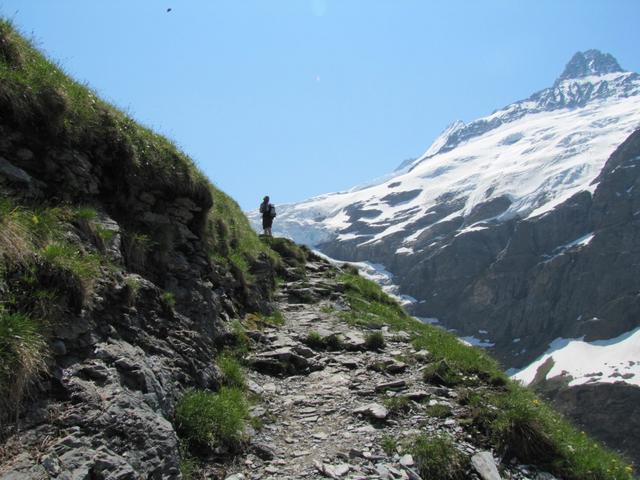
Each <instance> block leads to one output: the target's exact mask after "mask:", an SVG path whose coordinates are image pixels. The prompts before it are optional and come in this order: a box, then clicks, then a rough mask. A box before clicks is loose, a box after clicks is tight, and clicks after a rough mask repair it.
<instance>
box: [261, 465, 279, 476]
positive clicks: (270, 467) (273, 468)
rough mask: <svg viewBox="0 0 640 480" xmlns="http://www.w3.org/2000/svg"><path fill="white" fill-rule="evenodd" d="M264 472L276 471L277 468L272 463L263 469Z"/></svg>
mask: <svg viewBox="0 0 640 480" xmlns="http://www.w3.org/2000/svg"><path fill="white" fill-rule="evenodd" d="M264 471H265V472H267V473H272V474H273V473H278V469H277V468H276V467H274V466H272V465H269V466H268V467H267V468H265V469H264Z"/></svg>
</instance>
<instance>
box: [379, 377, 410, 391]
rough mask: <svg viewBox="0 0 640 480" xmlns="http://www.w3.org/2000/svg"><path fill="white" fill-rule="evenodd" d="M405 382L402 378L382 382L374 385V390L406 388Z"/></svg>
mask: <svg viewBox="0 0 640 480" xmlns="http://www.w3.org/2000/svg"><path fill="white" fill-rule="evenodd" d="M406 386H407V382H405V381H404V380H394V381H392V382H384V383H379V384H378V385H376V392H384V391H386V390H402V389H403V388H406Z"/></svg>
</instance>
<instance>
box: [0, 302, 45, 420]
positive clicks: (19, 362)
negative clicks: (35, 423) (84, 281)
mask: <svg viewBox="0 0 640 480" xmlns="http://www.w3.org/2000/svg"><path fill="white" fill-rule="evenodd" d="M46 355H47V347H46V342H45V340H44V337H43V334H42V326H41V324H40V323H39V322H38V321H36V320H34V319H32V318H30V317H28V316H26V315H23V314H20V313H8V312H6V311H5V310H4V308H3V307H2V306H0V392H3V394H2V395H1V396H0V412H2V413H0V421H1V420H2V417H5V416H6V415H8V414H9V413H12V412H14V411H15V410H16V409H17V408H18V405H19V402H20V400H21V399H22V397H23V395H24V393H25V391H26V390H27V388H28V387H29V385H30V383H31V382H32V380H33V379H35V377H36V376H37V375H38V374H40V373H41V372H43V371H45V369H46V362H45V359H46Z"/></svg>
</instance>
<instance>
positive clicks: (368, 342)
mask: <svg viewBox="0 0 640 480" xmlns="http://www.w3.org/2000/svg"><path fill="white" fill-rule="evenodd" d="M385 345H386V343H385V341H384V335H382V332H371V333H368V334H367V336H366V338H365V339H364V346H365V348H366V349H367V350H373V351H379V350H382V349H383V348H384V347H385Z"/></svg>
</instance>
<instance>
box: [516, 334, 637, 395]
mask: <svg viewBox="0 0 640 480" xmlns="http://www.w3.org/2000/svg"><path fill="white" fill-rule="evenodd" d="M550 358H551V359H552V361H553V367H552V368H551V369H550V370H549V372H547V374H546V375H545V377H544V378H545V379H549V378H553V377H556V376H559V375H565V376H569V377H571V381H570V382H569V386H570V387H573V386H575V385H584V384H587V383H589V384H590V383H616V382H624V383H628V384H631V385H636V386H640V327H638V328H636V329H634V330H631V331H630V332H627V333H624V334H622V335H619V336H618V337H615V338H612V339H609V340H596V341H593V342H585V341H584V340H583V339H582V338H557V339H555V340H554V341H553V342H551V344H550V345H549V349H548V350H547V351H546V352H545V353H544V354H543V355H542V356H541V357H539V358H538V359H537V360H535V361H534V362H533V363H531V364H530V365H529V366H527V367H525V368H523V369H521V370H518V371H517V372H511V373H510V376H511V377H512V378H513V379H515V380H519V381H520V382H522V383H524V384H525V385H529V384H530V383H531V382H532V381H533V380H534V378H535V377H536V374H537V373H538V369H539V368H540V367H542V365H543V364H544V363H545V362H547V361H548V360H549V359H550Z"/></svg>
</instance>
